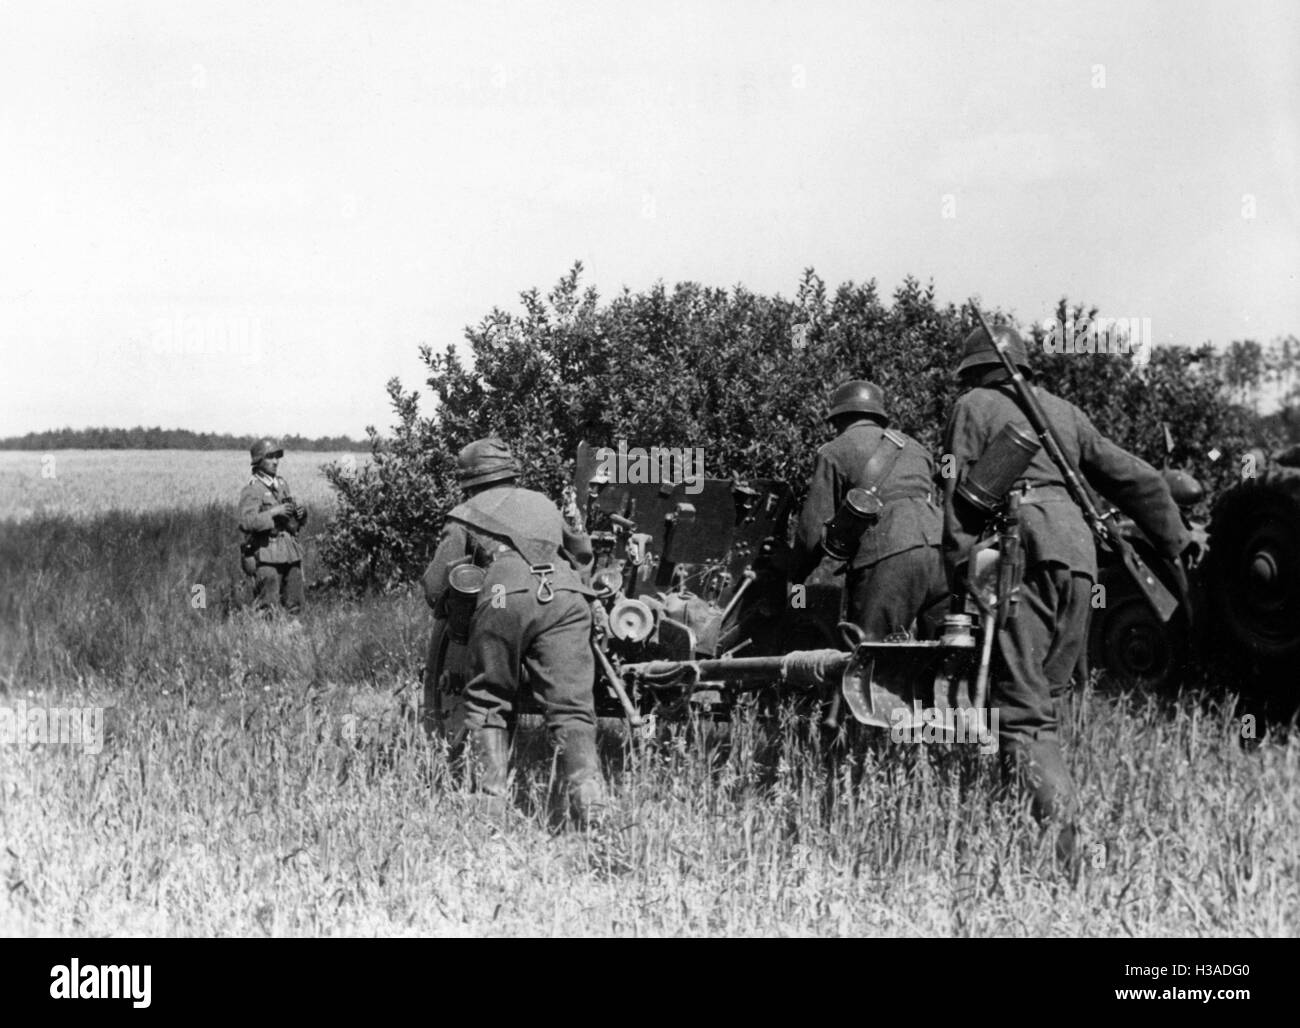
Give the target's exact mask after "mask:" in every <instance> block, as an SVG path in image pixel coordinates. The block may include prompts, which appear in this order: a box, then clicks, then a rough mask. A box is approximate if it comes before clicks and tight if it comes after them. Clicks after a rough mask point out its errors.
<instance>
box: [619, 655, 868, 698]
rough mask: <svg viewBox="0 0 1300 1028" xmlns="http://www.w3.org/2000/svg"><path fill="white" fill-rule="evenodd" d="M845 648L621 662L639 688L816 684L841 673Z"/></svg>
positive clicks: (845, 660)
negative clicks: (718, 684) (763, 655)
mask: <svg viewBox="0 0 1300 1028" xmlns="http://www.w3.org/2000/svg"><path fill="white" fill-rule="evenodd" d="M852 658H853V654H852V653H849V652H847V651H845V650H795V651H794V652H792V653H786V654H784V655H782V656H778V657H731V658H727V659H716V660H651V661H646V662H644V663H640V664H624V665H623V668H622V670H623V674H624V676H625V677H632V678H634V679H636V680H637V681H638V682H639V683H640V685H641V686H642V687H643V688H647V689H654V688H656V687H659V688H671V689H680V688H682V687H683V685H684V684H685V685H701V686H702V685H704V684H705V683H709V682H714V683H751V684H752V683H758V685H759V686H762V685H763V684H767V683H772V684H775V683H782V684H786V685H792V686H795V687H798V688H805V689H812V688H816V687H818V686H820V685H821V684H822V683H823V682H825V681H826V679H827V678H829V677H830V676H832V675H838V674H841V673H842V672H843V671H844V669H845V668H846V667H847V666H848V664H849V661H850V660H852Z"/></svg>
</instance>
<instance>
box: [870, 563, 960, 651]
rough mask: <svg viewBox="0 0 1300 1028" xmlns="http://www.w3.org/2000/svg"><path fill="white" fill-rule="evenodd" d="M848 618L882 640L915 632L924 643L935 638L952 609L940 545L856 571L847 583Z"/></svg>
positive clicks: (871, 637)
mask: <svg viewBox="0 0 1300 1028" xmlns="http://www.w3.org/2000/svg"><path fill="white" fill-rule="evenodd" d="M845 591H846V592H847V594H848V619H849V620H850V621H852V622H853V623H854V624H856V625H858V626H859V627H860V628H861V629H862V630H863V631H864V632H866V634H867V638H868V639H873V640H877V641H879V640H881V639H884V638H885V636H887V635H892V634H893V633H895V632H902V631H906V630H909V629H910V628H911V625H912V622H913V621H915V622H916V635H917V637H918V638H920V639H930V638H934V637H935V636H937V634H938V629H939V626H940V625H941V624H942V622H943V615H944V613H946V611H947V604H948V595H949V593H948V578H947V575H946V574H945V572H944V565H943V553H942V551H941V550H940V549H939V547H937V546H914V547H912V549H910V550H904V551H903V552H902V553H895V554H893V555H892V556H889V557H885V558H884V559H883V560H878V561H876V563H874V564H872V565H871V566H869V567H865V568H856V569H853V570H850V571H849V573H848V576H847V580H846V581H845Z"/></svg>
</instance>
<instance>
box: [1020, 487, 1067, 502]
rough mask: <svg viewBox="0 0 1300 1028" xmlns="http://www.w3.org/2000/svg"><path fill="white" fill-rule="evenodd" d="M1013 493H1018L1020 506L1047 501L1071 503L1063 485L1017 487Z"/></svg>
mask: <svg viewBox="0 0 1300 1028" xmlns="http://www.w3.org/2000/svg"><path fill="white" fill-rule="evenodd" d="M1012 491H1013V492H1019V493H1020V502H1021V504H1026V503H1045V502H1047V501H1049V500H1064V501H1066V502H1073V497H1071V496H1070V491H1069V490H1068V489H1066V488H1065V486H1063V485H1028V484H1025V485H1019V484H1018V485H1017V486H1016V488H1015V489H1013V490H1012Z"/></svg>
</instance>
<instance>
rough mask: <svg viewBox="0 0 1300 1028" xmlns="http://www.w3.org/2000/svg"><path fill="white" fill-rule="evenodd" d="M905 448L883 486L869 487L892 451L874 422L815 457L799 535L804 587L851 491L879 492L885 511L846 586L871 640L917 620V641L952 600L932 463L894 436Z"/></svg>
mask: <svg viewBox="0 0 1300 1028" xmlns="http://www.w3.org/2000/svg"><path fill="white" fill-rule="evenodd" d="M889 435H890V436H893V437H895V438H898V439H902V440H903V447H902V450H901V452H900V454H899V456H898V459H897V461H896V462H895V463H894V466H893V467H892V468H891V469H890V471H889V474H888V475H887V476H885V478H884V480H883V481H882V482H880V483H869V482H867V481H866V480H865V472H866V468H867V462H868V461H869V460H870V459H871V457H872V455H873V454H875V453H876V452H877V450H878V448H879V447H881V446H894V445H895V443H894V442H893V441H892V440H891V439H890V438H888V437H887V436H886V430H885V429H884V428H883V427H882V426H880V425H879V424H876V423H875V422H872V421H869V420H863V421H856V422H854V423H853V424H851V425H849V426H848V427H847V428H846V429H845V430H844V431H843V432H841V433H840V434H839V435H838V436H836V437H835V438H834V439H833V440H831V441H830V442H829V443H827V444H826V445H825V446H823V447H821V449H819V450H818V451H817V466H816V468H815V469H814V470H813V477H812V481H811V482H810V483H809V485H808V496H807V499H806V500H805V501H804V505H803V510H802V512H801V513H800V516H799V526H798V530H797V532H796V534H795V546H794V554H793V560H792V566H791V576H790V577H791V579H792V580H793V581H796V582H802V581H803V580H804V579H806V578H807V577H808V575H809V574H811V573H812V571H813V570H814V569H815V568H816V567H817V565H818V564H819V563H820V561H821V558H822V555H823V554H822V549H821V540H822V533H823V531H824V526H825V523H826V522H827V521H829V520H830V519H831V518H832V517H834V515H835V512H836V511H837V510H838V509H839V507H840V505H841V504H842V503H843V502H844V498H845V496H847V495H848V492H849V490H850V489H856V488H866V487H869V486H871V485H873V484H874V485H876V486H877V489H878V492H879V494H880V498H881V500H882V501H883V508H882V510H881V512H880V519H879V521H878V522H877V523H876V524H875V525H874V526H872V527H869V528H868V529H867V530H866V532H865V533H864V534H863V536H862V538H861V541H860V542H859V544H858V549H857V551H856V553H855V554H854V556H853V558H852V560H850V561H849V565H848V573H847V576H846V580H845V590H846V592H847V594H848V607H849V610H848V616H849V620H851V621H853V622H854V623H856V624H858V625H860V626H861V627H862V628H863V629H864V630H865V631H866V632H867V635H868V638H872V639H883V638H884V637H885V636H886V635H889V634H891V633H893V632H898V631H902V630H905V629H907V628H908V627H909V626H910V625H911V624H912V622H913V621H914V620H918V621H919V622H920V624H919V625H918V627H919V628H920V632H919V634H921V635H927V634H930V633H929V631H928V628H930V627H932V626H927V625H926V624H925V622H926V621H927V620H929V619H930V618H931V617H934V616H937V615H941V614H942V604H943V602H944V601H945V600H946V598H947V596H948V584H947V580H946V578H945V575H944V570H943V561H942V557H941V554H940V550H939V547H940V543H941V542H942V535H943V523H942V518H941V516H940V512H939V508H938V506H937V504H936V503H935V500H934V494H933V491H934V461H933V460H932V458H931V457H930V454H929V453H928V452H927V451H926V450H925V448H924V447H922V446H921V445H920V444H919V443H918V442H916V441H915V440H914V439H911V438H909V437H908V436H906V435H904V434H903V433H901V432H896V431H894V430H892V429H891V430H889Z"/></svg>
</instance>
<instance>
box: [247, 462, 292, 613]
mask: <svg viewBox="0 0 1300 1028" xmlns="http://www.w3.org/2000/svg"><path fill="white" fill-rule="evenodd" d="M291 495H292V494H291V493H290V492H289V483H288V482H286V481H285V480H284V479H283V478H279V477H275V478H270V477H268V476H265V475H261V474H254V475H253V477H252V478H251V479H249V482H248V485H246V486H244V491H243V492H242V493H240V495H239V528H240V530H241V531H242V532H244V533H245V535H246V536H247V542H248V545H249V546H250V547H251V548H252V549H253V556H254V557H255V558H256V562H257V566H256V568H255V569H254V571H253V578H254V593H253V606H254V607H255V608H256V609H258V610H267V609H273V608H275V607H277V606H279V605H280V604H283V605H284V607H285V608H286V609H287V610H288V611H289V612H290V613H291V614H296V613H298V612H299V611H300V610H301V609H302V604H303V580H302V544H301V543H299V542H298V538H297V531H298V529H297V520H296V519H295V520H294V521H293V522H292V523H291V522H290V521H289V519H287V518H283V517H281V518H272V517H271V515H270V514H268V513H266V512H267V511H268V510H270V509H271V508H272V507H276V506H278V505H279V504H281V503H284V502H285V500H286V499H287V498H289V497H291ZM304 520H305V518H304Z"/></svg>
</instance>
